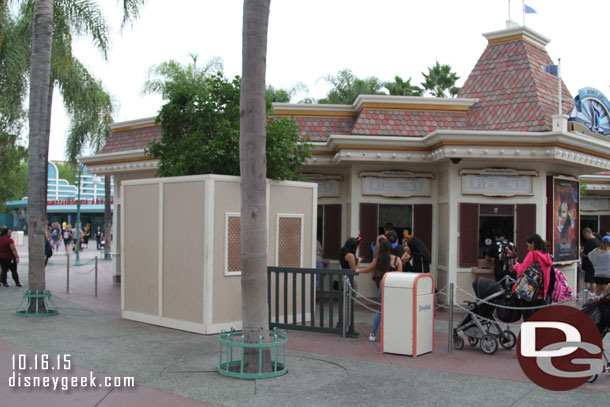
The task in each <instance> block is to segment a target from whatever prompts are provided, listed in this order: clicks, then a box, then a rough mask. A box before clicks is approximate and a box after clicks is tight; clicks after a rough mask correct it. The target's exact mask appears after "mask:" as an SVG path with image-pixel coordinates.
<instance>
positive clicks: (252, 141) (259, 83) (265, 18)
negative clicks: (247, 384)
mask: <svg viewBox="0 0 610 407" xmlns="http://www.w3.org/2000/svg"><path fill="white" fill-rule="evenodd" d="M270 2H271V0H244V17H243V18H244V22H243V25H244V26H243V37H242V38H243V46H242V82H241V95H240V111H241V119H240V141H239V152H240V154H239V157H240V174H241V247H242V256H241V269H242V275H241V300H242V308H241V310H242V311H241V313H242V321H243V334H244V337H245V342H246V343H258V340H259V336H260V337H262V338H263V341H264V342H267V341H268V338H269V319H268V304H267V205H266V191H267V180H266V176H267V174H266V167H267V165H266V155H265V142H266V140H265V139H266V111H265V69H266V60H267V28H268V25H269V5H270ZM246 349H247V350H250V351H253V352H246V353H245V355H244V372H248V373H253V372H258V366H259V360H258V350H256V349H254V348H252V349H248V348H246ZM262 359H263V360H262V368H263V371H264V372H269V371H271V357H270V352H269V349H268V348H266V351H265V352H264V353H263V356H262Z"/></svg>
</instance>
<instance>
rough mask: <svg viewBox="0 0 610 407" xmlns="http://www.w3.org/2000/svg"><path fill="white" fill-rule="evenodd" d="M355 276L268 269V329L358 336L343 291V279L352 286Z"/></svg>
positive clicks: (349, 272)
mask: <svg viewBox="0 0 610 407" xmlns="http://www.w3.org/2000/svg"><path fill="white" fill-rule="evenodd" d="M355 275H356V272H354V271H353V270H343V269H338V270H332V269H308V268H290V267H268V268H267V277H268V278H267V280H268V283H267V298H268V303H269V326H270V328H275V327H277V328H280V329H295V330H300V331H313V332H324V333H338V334H342V335H344V336H348V337H356V336H358V334H357V332H356V331H355V329H354V303H353V300H351V299H348V298H347V296H346V291H345V288H344V279H348V280H349V282H350V283H351V284H352V286H353V284H354V276H355ZM289 305H291V307H289ZM280 311H282V312H280ZM335 311H337V314H338V315H337V317H336V318H335ZM335 321H336V324H335Z"/></svg>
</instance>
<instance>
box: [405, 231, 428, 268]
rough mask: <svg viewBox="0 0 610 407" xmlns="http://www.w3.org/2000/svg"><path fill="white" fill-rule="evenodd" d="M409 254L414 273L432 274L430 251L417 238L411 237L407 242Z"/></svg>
mask: <svg viewBox="0 0 610 407" xmlns="http://www.w3.org/2000/svg"><path fill="white" fill-rule="evenodd" d="M407 247H408V252H409V253H410V256H409V259H408V260H409V261H412V264H413V266H412V271H413V272H414V273H429V272H430V261H431V256H430V251H429V250H428V248H427V247H426V245H425V244H424V242H422V240H421V239H420V238H418V237H417V236H411V238H410V239H408V240H407Z"/></svg>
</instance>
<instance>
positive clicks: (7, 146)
mask: <svg viewBox="0 0 610 407" xmlns="http://www.w3.org/2000/svg"><path fill="white" fill-rule="evenodd" d="M16 141H17V137H16V136H15V135H13V134H10V133H6V132H4V131H2V130H0V213H2V212H4V203H5V202H6V201H12V200H16V199H21V198H23V197H24V196H26V195H27V166H26V167H25V173H24V172H23V171H22V169H23V168H22V162H23V160H24V159H25V157H27V150H26V149H25V148H24V147H21V146H19V145H18V144H17V143H16ZM24 175H25V181H26V182H25V184H24V183H23V178H24ZM23 187H25V189H24V188H23Z"/></svg>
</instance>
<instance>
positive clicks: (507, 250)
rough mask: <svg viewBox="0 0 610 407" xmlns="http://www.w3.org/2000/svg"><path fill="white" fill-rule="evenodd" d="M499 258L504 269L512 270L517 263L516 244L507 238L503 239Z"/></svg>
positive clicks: (500, 242)
mask: <svg viewBox="0 0 610 407" xmlns="http://www.w3.org/2000/svg"><path fill="white" fill-rule="evenodd" d="M498 243H499V246H500V247H499V249H498V260H500V261H501V262H502V265H503V267H502V270H503V271H505V272H507V271H510V270H512V268H513V266H514V265H515V264H516V263H517V249H516V248H515V244H514V243H513V242H511V241H509V240H507V239H502V240H500V241H499V242H498Z"/></svg>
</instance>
